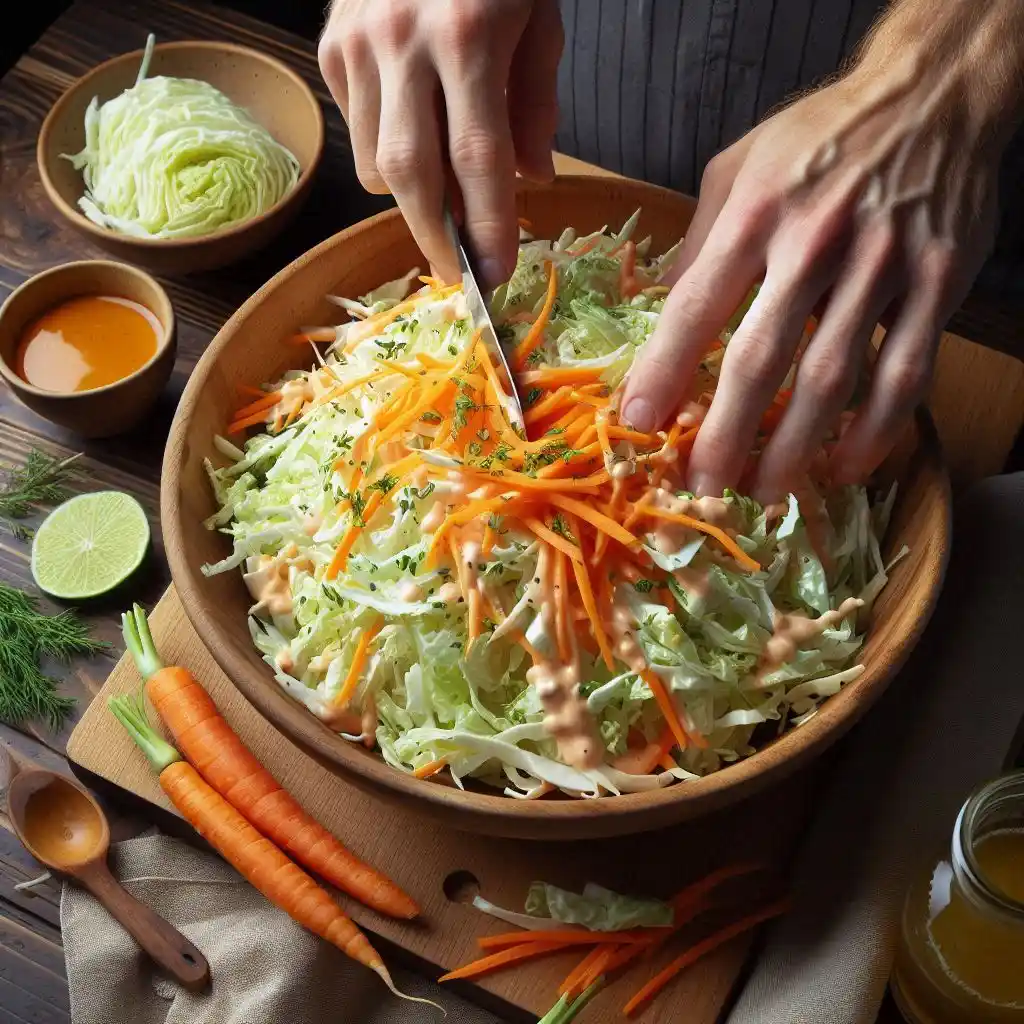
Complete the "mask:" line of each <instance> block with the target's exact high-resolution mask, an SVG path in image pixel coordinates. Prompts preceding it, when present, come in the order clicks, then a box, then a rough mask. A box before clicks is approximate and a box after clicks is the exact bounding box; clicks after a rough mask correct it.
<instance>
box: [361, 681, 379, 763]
mask: <svg viewBox="0 0 1024 1024" xmlns="http://www.w3.org/2000/svg"><path fill="white" fill-rule="evenodd" d="M359 732H360V733H361V734H362V737H363V746H364V747H366V748H367V749H371V750H372V749H373V745H374V744H375V743H376V742H377V701H376V700H374V697H373V694H372V693H367V695H366V696H365V697H364V698H363V714H362V717H361V718H360V719H359Z"/></svg>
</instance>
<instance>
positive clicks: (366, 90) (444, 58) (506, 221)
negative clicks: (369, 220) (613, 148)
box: [319, 0, 562, 286]
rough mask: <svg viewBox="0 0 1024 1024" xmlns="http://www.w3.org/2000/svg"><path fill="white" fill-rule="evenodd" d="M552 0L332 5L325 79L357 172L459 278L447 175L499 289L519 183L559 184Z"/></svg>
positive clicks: (508, 260)
mask: <svg viewBox="0 0 1024 1024" xmlns="http://www.w3.org/2000/svg"><path fill="white" fill-rule="evenodd" d="M561 53H562V23H561V19H560V16H559V11H558V3H557V0H457V2H456V0H335V2H334V4H333V6H332V8H331V11H330V14H329V15H328V20H327V25H326V28H325V29H324V33H323V36H322V38H321V40H320V48H319V60H320V70H321V72H322V73H323V76H324V81H325V82H326V83H327V86H328V88H329V89H330V90H331V95H332V96H333V97H334V99H335V101H336V102H337V104H338V106H339V107H340V108H341V112H342V114H343V115H344V117H345V120H346V121H347V122H348V126H349V132H350V134H351V138H352V150H353V153H354V155H355V164H356V173H357V174H358V176H359V180H360V181H361V182H362V184H363V186H364V187H365V188H366V189H367V190H368V191H370V192H376V193H386V192H390V193H391V194H392V195H393V196H394V197H395V199H396V201H397V202H398V205H399V207H400V208H401V210H402V213H403V214H404V215H405V219H406V221H407V222H408V224H409V228H410V230H411V231H412V233H413V237H414V238H415V239H416V242H417V243H418V244H419V246H420V248H421V249H422V250H423V254H424V255H425V256H426V257H427V259H428V260H429V261H430V263H431V265H432V266H434V267H436V268H437V270H438V271H439V272H440V273H442V274H443V275H444V276H446V277H447V278H449V279H455V278H456V277H457V276H458V266H457V264H456V262H455V257H454V253H453V252H452V251H451V247H450V245H449V243H448V241H447V239H446V236H445V233H444V227H443V223H442V219H441V210H442V203H443V198H444V192H445V186H446V179H447V176H448V174H449V171H448V167H449V166H450V168H451V174H452V176H453V178H454V182H455V183H456V184H457V187H458V191H459V192H461V205H462V208H463V210H464V213H465V224H466V228H467V230H468V234H469V239H470V241H471V243H472V245H473V247H474V249H475V251H476V252H477V254H478V255H479V258H480V267H481V272H482V275H483V276H484V277H485V278H486V280H487V283H488V284H489V285H491V286H494V285H497V284H499V283H500V282H502V281H504V280H507V278H508V277H509V275H510V274H511V273H512V271H513V269H514V268H515V260H516V252H517V246H518V239H519V234H518V226H517V223H516V209H515V176H516V171H517V170H518V171H519V172H520V173H521V174H522V175H523V176H524V177H527V178H531V179H534V180H538V181H548V180H550V179H551V178H552V177H553V176H554V166H553V164H552V160H551V149H552V140H553V138H554V134H555V129H556V127H557V121H558V106H557V100H556V77H555V76H556V73H557V69H558V60H559V57H560V56H561Z"/></svg>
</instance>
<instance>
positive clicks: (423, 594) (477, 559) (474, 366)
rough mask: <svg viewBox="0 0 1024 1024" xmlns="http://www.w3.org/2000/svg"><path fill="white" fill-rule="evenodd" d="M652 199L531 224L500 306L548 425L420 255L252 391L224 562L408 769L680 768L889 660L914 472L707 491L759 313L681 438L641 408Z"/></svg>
mask: <svg viewBox="0 0 1024 1024" xmlns="http://www.w3.org/2000/svg"><path fill="white" fill-rule="evenodd" d="M638 217H639V211H638V213H637V214H635V215H634V216H633V217H631V218H630V219H629V221H627V223H626V224H625V225H624V226H623V227H622V228H621V229H620V230H619V231H617V232H610V231H608V230H606V229H602V230H601V231H598V232H594V233H592V234H588V235H584V236H577V235H576V233H575V232H574V231H573V230H572V229H571V228H570V229H567V230H566V231H564V232H563V233H562V235H561V236H560V237H559V238H558V239H555V240H540V239H534V238H531V237H529V236H528V235H527V236H526V237H525V238H524V239H523V241H522V242H521V245H520V254H519V260H518V264H517V267H516V270H515V273H514V274H513V276H512V278H511V280H510V281H509V282H508V284H507V285H505V286H503V287H502V288H500V289H499V290H498V291H497V292H496V293H495V295H494V298H493V300H492V318H493V321H494V323H495V326H496V328H497V330H498V332H499V335H500V336H501V337H502V340H503V342H505V343H506V344H507V345H508V346H509V347H510V348H511V351H512V353H513V358H512V365H513V368H514V370H515V372H516V374H517V378H518V383H519V386H520V389H521V393H522V395H523V398H524V406H525V415H526V424H527V429H526V436H525V437H524V436H522V435H521V434H520V433H517V432H516V430H515V429H514V428H513V427H512V425H511V423H510V421H509V419H508V416H507V415H506V413H505V401H506V397H505V393H504V387H503V385H502V382H501V380H500V377H499V374H498V373H497V372H496V368H495V367H494V366H493V365H492V364H491V361H490V358H489V356H488V354H487V352H486V349H485V348H484V346H483V345H482V344H481V343H480V342H479V340H478V338H477V337H476V336H475V335H474V332H473V330H472V327H471V323H470V320H469V317H468V311H467V309H466V307H465V303H464V302H463V299H462V295H461V292H460V290H459V288H458V287H457V286H454V287H445V286H444V285H443V284H442V283H441V282H439V281H436V280H434V279H432V278H420V277H418V271H413V272H411V273H410V274H409V275H407V276H406V277H404V278H402V279H400V280H398V281H393V282H389V283H388V284H386V285H384V286H382V287H381V288H380V289H377V290H376V291H375V292H373V293H370V294H369V295H366V296H363V297H361V298H360V299H358V300H351V299H347V298H338V299H336V300H335V301H336V302H337V303H338V304H339V305H340V306H341V307H342V308H343V309H344V310H346V311H347V312H348V314H349V315H350V316H351V319H350V320H349V321H348V322H347V323H344V324H342V325H340V326H338V327H332V328H313V329H309V330H304V331H301V332H300V333H299V334H298V335H297V336H295V337H294V338H292V339H288V341H289V342H298V343H301V344H303V345H305V344H307V343H311V344H312V345H313V348H314V351H315V353H316V357H315V358H316V362H315V365H314V366H313V367H312V368H311V369H309V370H304V371H293V372H291V373H288V374H286V375H285V377H284V378H283V379H282V380H280V381H276V382H272V383H268V384H266V385H264V386H263V387H260V388H253V389H248V390H249V391H250V392H251V394H248V395H247V398H250V399H251V401H248V402H246V403H245V404H244V405H242V406H241V407H240V408H239V409H238V410H237V412H236V413H235V416H234V418H233V419H232V421H231V423H230V424H229V425H228V427H227V430H226V432H225V436H221V437H218V438H216V439H215V444H216V447H217V450H218V452H219V453H220V454H221V455H223V457H224V463H225V464H224V465H222V466H219V467H215V466H214V465H212V464H211V463H208V464H207V469H208V473H209V477H210V482H211V486H212V488H213V492H214V495H215V498H216V502H217V507H218V510H217V511H216V512H215V514H214V515H213V516H211V517H210V519H209V520H208V521H207V526H208V527H209V528H210V529H215V530H220V531H221V532H223V533H224V534H225V535H226V536H227V538H228V539H229V540H230V542H231V551H230V553H229V554H227V556H226V557H225V558H224V559H222V560H221V561H220V562H218V563H216V564H214V565H210V566H206V567H204V571H205V572H206V573H208V574H213V573H220V572H229V571H241V572H242V573H243V577H244V579H245V582H246V585H247V586H248V588H249V590H250V592H251V594H252V596H253V605H252V608H251V609H250V619H249V621H250V630H251V633H252V638H253V643H254V644H255V645H256V647H257V648H258V649H259V651H260V652H261V654H262V655H263V658H264V660H265V661H266V663H267V665H268V666H269V668H270V670H271V671H272V672H273V673H274V677H275V678H276V680H277V682H278V683H279V684H280V685H281V686H282V687H283V688H284V689H285V690H286V691H287V692H288V693H289V694H291V696H293V697H294V698H295V699H296V700H299V701H301V702H302V703H303V704H304V705H305V706H306V707H307V708H308V709H309V710H310V711H311V712H312V713H313V714H315V715H317V716H318V717H320V718H321V719H323V720H324V721H325V722H327V723H328V724H329V725H331V727H332V728H334V729H336V730H337V731H338V732H339V733H341V734H342V735H343V736H345V737H346V738H348V739H349V740H351V741H352V742H361V743H365V744H367V745H368V746H373V747H375V748H376V749H378V750H379V751H380V753H381V755H382V756H383V757H384V759H385V760H386V761H387V762H388V763H389V764H391V765H392V766H394V767H395V768H396V769H398V770H401V771H406V772H413V773H414V774H416V775H418V776H420V777H423V778H429V777H431V776H434V775H438V774H440V773H442V772H443V773H446V774H447V775H448V776H449V777H450V778H451V779H452V780H453V781H454V783H455V784H456V785H459V786H462V785H464V781H465V780H467V779H470V778H472V779H475V780H478V781H479V782H482V783H484V784H489V785H493V786H497V787H498V788H499V789H501V790H502V791H503V792H504V793H505V794H507V795H508V796H510V797H516V798H521V799H531V798H538V797H542V796H544V795H545V794H547V793H549V792H552V791H555V790H557V791H561V792H563V793H567V794H570V795H573V796H578V797H598V796H602V795H608V794H613V795H614V794H619V793H627V792H636V791H641V790H646V789H652V788H658V787H661V786H664V785H667V784H670V783H672V782H674V781H676V780H687V779H690V778H694V777H697V776H701V775H705V774H707V773H709V772H712V771H715V770H717V769H719V768H721V767H722V766H723V765H725V764H728V763H729V762H732V761H735V760H737V759H739V758H743V757H746V756H748V755H750V754H751V753H753V752H754V750H755V749H756V747H757V745H758V743H760V742H762V741H763V740H766V739H770V738H772V737H773V736H775V735H778V734H780V733H781V732H782V731H783V730H784V729H786V728H792V727H798V726H799V725H800V724H802V723H803V722H805V721H807V720H808V719H809V718H810V717H811V716H813V715H814V714H815V713H816V712H817V709H818V707H819V706H820V704H821V702H822V701H823V700H825V699H827V698H828V697H830V696H832V695H834V694H835V693H837V692H838V691H839V690H840V689H841V687H842V686H843V685H844V684H846V683H847V682H850V681H851V680H853V679H856V678H857V676H858V675H859V674H860V673H861V672H862V671H863V668H862V666H860V665H858V664H857V663H856V655H857V652H858V650H859V648H860V646H861V643H862V639H863V637H862V626H863V623H864V621H865V615H866V613H867V612H868V611H869V609H870V607H871V605H872V603H873V601H874V600H875V599H876V598H877V596H878V594H879V593H880V591H881V590H882V588H883V587H884V586H885V584H886V582H887V580H888V575H889V571H890V570H891V568H892V565H891V564H890V565H888V566H887V565H885V564H884V563H883V559H882V555H881V547H880V544H881V540H882V538H883V536H884V534H885V530H886V527H887V525H888V520H889V517H890V514H891V511H892V508H893V502H894V499H895V488H893V489H891V490H890V491H889V492H888V493H886V494H884V495H883V496H881V497H880V499H879V500H877V501H875V502H874V503H872V501H871V500H870V499H869V495H868V492H867V490H866V489H865V488H863V487H843V488H836V489H826V488H824V486H823V484H822V480H823V476H822V475H820V470H819V469H818V468H816V469H814V470H812V473H811V474H810V475H809V476H808V478H807V479H806V481H805V482H804V484H803V486H802V487H800V488H798V489H797V490H796V491H795V493H793V494H791V495H789V497H788V500H787V501H786V502H785V503H783V504H781V505H779V506H776V507H771V506H770V507H767V508H765V507H762V506H761V505H760V504H758V503H757V502H756V501H754V500H753V499H751V498H749V497H745V496H743V495H742V494H738V493H732V492H726V493H725V494H724V495H723V496H722V497H710V498H709V497H704V498H696V497H695V496H694V495H692V494H689V493H688V492H686V491H685V489H684V488H683V485H682V481H683V479H684V478H685V466H686V459H687V456H688V452H689V448H690V446H691V445H692V442H693V438H694V437H695V436H696V433H697V430H698V429H699V426H700V422H701V420H702V418H703V415H704V413H705V411H706V409H707V408H708V406H709V404H710V400H711V397H712V395H713V393H714V389H715V385H716V382H717V375H718V372H719V369H720V367H721V362H722V355H723V352H724V350H725V347H726V346H727V345H728V342H729V337H730V336H731V331H729V330H727V331H725V332H723V334H722V336H721V338H720V340H719V342H718V343H716V345H715V346H713V348H712V349H711V350H710V351H709V352H708V353H707V354H706V356H705V358H704V360H703V362H702V364H701V367H700V370H699V372H698V374H697V376H696V378H695V380H694V381H693V382H692V383H691V387H690V391H689V393H688V395H687V396H686V400H685V401H684V403H683V405H682V411H681V413H680V414H679V416H678V418H677V419H676V421H675V422H673V423H672V424H671V425H669V427H668V429H667V430H664V431H658V432H655V433H651V434H642V433H640V432H637V431H634V430H632V429H630V427H629V426H628V425H627V424H625V423H622V422H621V421H620V419H619V417H618V413H617V402H618V396H619V392H620V390H621V389H620V385H621V384H622V381H623V380H624V378H625V376H626V374H627V372H628V370H629V368H630V366H631V365H632V362H633V360H634V358H635V356H636V353H637V351H638V350H639V349H640V348H641V346H642V345H643V344H644V343H645V341H646V340H647V338H648V337H649V336H650V334H651V332H652V331H653V329H654V327H655V325H656V323H657V321H658V317H659V315H660V313H661V309H662V305H663V302H664V296H665V294H666V293H667V288H666V287H665V286H664V285H662V284H661V280H662V278H663V276H664V274H665V272H666V270H667V268H668V267H669V266H670V265H671V262H672V259H673V258H674V255H675V252H676V248H673V249H672V250H669V251H668V252H666V253H664V254H662V255H661V256H651V255H650V254H649V249H650V240H649V239H643V240H641V241H639V242H635V241H634V240H633V237H632V236H633V234H634V232H635V230H636V226H637V223H638ZM743 312H744V310H740V311H739V312H738V313H737V317H736V318H734V322H733V324H732V326H733V327H734V326H735V325H736V324H737V323H738V322H739V319H740V318H741V316H742V314H743ZM810 330H812V325H809V326H808V332H809V331H810ZM788 394H789V392H788V391H787V390H786V388H783V390H782V391H780V392H779V395H778V396H777V398H776V401H775V403H774V405H773V406H772V408H771V409H769V411H768V413H767V414H766V415H765V417H764V420H763V421H762V424H761V429H760V433H759V436H758V442H757V444H756V445H755V449H754V450H753V451H752V453H751V465H753V464H755V462H756V458H757V454H758V452H759V451H760V449H761V447H763V444H764V442H765V441H766V439H767V438H768V437H769V436H770V434H771V432H772V430H773V429H774V426H775V424H776V423H777V422H778V420H779V419H780V417H781V414H782V413H783V412H784V410H785V405H786V401H787V400H788ZM252 432H254V433H252ZM249 433H251V434H252V436H248V437H247V439H245V440H244V441H243V440H242V438H243V437H245V436H246V435H247V434H249ZM236 442H237V443H236ZM825 454H826V452H825V451H824V450H823V452H822V460H820V461H823V460H824V457H825ZM741 486H742V484H741ZM901 555H902V552H901V553H900V555H897V560H898V558H899V557H901Z"/></svg>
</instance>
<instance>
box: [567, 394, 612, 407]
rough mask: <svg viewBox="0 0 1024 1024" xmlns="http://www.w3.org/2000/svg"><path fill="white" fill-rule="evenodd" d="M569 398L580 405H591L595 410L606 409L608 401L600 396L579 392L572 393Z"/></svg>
mask: <svg viewBox="0 0 1024 1024" xmlns="http://www.w3.org/2000/svg"><path fill="white" fill-rule="evenodd" d="M570 397H571V398H572V400H573V401H574V402H578V403H581V404H582V405H592V406H593V407H594V408H595V409H605V408H607V406H608V401H609V399H607V398H602V397H601V396H600V395H586V394H582V393H581V392H579V391H573V392H572V394H571V395H570Z"/></svg>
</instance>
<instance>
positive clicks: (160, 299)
mask: <svg viewBox="0 0 1024 1024" xmlns="http://www.w3.org/2000/svg"><path fill="white" fill-rule="evenodd" d="M79 295H119V296H121V297H122V298H125V299H132V300H134V301H135V302H139V303H141V304H142V305H143V306H145V307H146V308H147V309H149V310H151V311H152V312H153V314H154V315H155V316H156V318H157V320H159V321H160V326H161V330H160V334H159V336H158V338H157V347H156V352H155V353H154V355H153V357H152V358H151V359H150V360H149V362H148V363H145V364H144V365H143V366H141V367H140V368H139V369H138V370H136V371H135V372H134V373H132V374H129V376H127V377H124V378H122V379H121V380H118V381H115V382H114V383H113V384H106V385H104V386H103V387H100V388H93V389H92V390H91V391H75V392H72V393H71V394H62V393H58V392H54V391H44V390H43V389H42V388H37V387H36V386H35V385H33V384H29V383H28V382H27V381H25V380H23V379H22V378H21V377H19V376H18V374H17V373H16V372H15V369H14V367H15V354H16V352H17V348H18V342H19V341H20V340H21V337H22V334H23V333H24V331H25V329H26V328H27V327H28V326H29V325H30V324H31V323H32V322H33V321H34V320H36V319H38V318H39V317H40V316H42V315H43V314H44V313H45V312H46V311H47V310H49V309H52V308H53V307H54V306H57V305H59V304H60V303H62V302H64V301H66V300H67V299H72V298H75V297H76V296H79ZM111 344H117V339H116V338H114V339H111ZM176 348H177V327H176V324H175V320H174V310H173V308H172V307H171V300H170V299H169V298H168V297H167V293H166V292H165V291H164V290H163V288H161V287H160V285H159V284H157V282H156V281H155V280H154V279H153V278H152V277H150V276H149V274H147V273H146V272H145V271H144V270H139V269H138V268H136V267H130V266H128V265H127V264H125V263H114V262H113V261H112V260H83V261H81V262H78V263H64V264H62V265H61V266H59V267H53V268H52V269H50V270H44V271H43V272H42V273H41V274H36V276H35V277H30V278H29V279H28V280H27V281H26V282H25V283H24V284H23V285H21V286H19V287H18V288H15V289H14V291H13V292H11V294H10V295H9V296H8V297H7V301H6V302H5V303H4V304H3V306H0V375H2V376H3V378H4V380H6V381H7V383H8V384H9V385H10V388H11V391H13V392H14V394H15V395H16V396H17V397H18V398H20V399H21V401H22V402H24V403H25V405H27V406H28V407H29V408H30V409H31V410H32V411H33V412H34V413H37V414H38V415H40V416H42V417H44V418H45V419H48V420H51V421H52V422H54V423H57V424H59V425H60V426H62V427H66V428H67V429H68V430H73V431H74V432H75V433H76V434H79V435H80V436H82V437H112V436H113V435H115V434H122V433H124V432H125V431H127V430H131V428H132V427H134V426H135V425H136V424H138V423H139V422H140V421H141V420H142V418H143V417H144V416H145V415H146V413H147V412H149V410H150V409H151V408H152V406H153V404H154V403H155V402H156V400H157V398H158V397H159V395H160V392H161V391H163V389H164V385H165V384H166V383H167V379H168V377H170V375H171V370H173V369H174V354H175V351H176Z"/></svg>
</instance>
